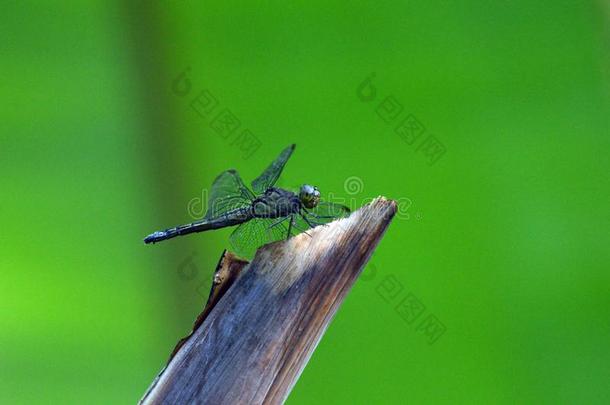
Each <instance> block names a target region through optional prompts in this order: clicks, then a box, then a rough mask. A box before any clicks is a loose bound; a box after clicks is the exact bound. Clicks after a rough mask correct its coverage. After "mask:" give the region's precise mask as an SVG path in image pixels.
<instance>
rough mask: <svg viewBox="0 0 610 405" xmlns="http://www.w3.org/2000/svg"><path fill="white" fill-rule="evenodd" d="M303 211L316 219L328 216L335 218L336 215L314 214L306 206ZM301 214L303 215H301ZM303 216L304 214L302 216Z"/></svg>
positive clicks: (327, 217)
mask: <svg viewBox="0 0 610 405" xmlns="http://www.w3.org/2000/svg"><path fill="white" fill-rule="evenodd" d="M303 211H304V212H305V213H306V214H307V215H311V216H312V217H314V218H316V219H329V218H337V216H336V215H317V214H314V213H313V212H311V211H309V210H308V209H307V208H303ZM302 216H303V215H302ZM303 217H304V216H303Z"/></svg>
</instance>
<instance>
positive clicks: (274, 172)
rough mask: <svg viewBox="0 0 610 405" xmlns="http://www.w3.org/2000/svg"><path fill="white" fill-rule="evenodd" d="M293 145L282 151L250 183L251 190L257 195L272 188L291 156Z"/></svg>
mask: <svg viewBox="0 0 610 405" xmlns="http://www.w3.org/2000/svg"><path fill="white" fill-rule="evenodd" d="M294 147H295V145H294V144H292V145H290V146H289V147H287V148H286V149H284V150H283V151H282V152H281V153H280V155H279V156H278V157H277V158H276V159H275V160H274V161H273V163H271V164H270V165H269V167H267V169H265V171H264V172H263V173H262V174H261V175H260V176H258V177H257V178H256V179H254V181H253V182H252V190H254V192H255V193H257V194H262V193H264V192H265V190H267V189H268V188H269V187H271V186H273V185H274V184H275V182H276V181H277V179H278V178H279V177H280V174H282V170H283V169H284V166H285V165H286V162H287V161H288V159H289V158H290V155H292V151H294Z"/></svg>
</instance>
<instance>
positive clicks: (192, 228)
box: [144, 207, 254, 243]
mask: <svg viewBox="0 0 610 405" xmlns="http://www.w3.org/2000/svg"><path fill="white" fill-rule="evenodd" d="M252 218H254V215H253V214H252V208H251V207H245V208H238V209H235V210H232V211H229V212H226V213H224V214H222V215H219V216H218V217H215V218H206V219H203V220H201V221H197V222H193V223H190V224H186V225H180V226H177V227H175V228H169V229H166V230H164V231H158V232H154V233H152V234H150V235H148V236H147V237H146V238H144V243H156V242H161V241H163V240H167V239H171V238H174V237H176V236H180V235H188V234H189V233H195V232H203V231H209V230H212V229H219V228H225V227H227V226H233V225H239V224H241V223H243V222H246V221H249V220H251V219H252Z"/></svg>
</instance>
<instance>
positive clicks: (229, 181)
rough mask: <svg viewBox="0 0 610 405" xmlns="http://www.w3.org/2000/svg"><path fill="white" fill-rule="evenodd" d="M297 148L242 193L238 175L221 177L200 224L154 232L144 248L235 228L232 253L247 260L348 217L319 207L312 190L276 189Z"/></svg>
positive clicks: (335, 208)
mask: <svg viewBox="0 0 610 405" xmlns="http://www.w3.org/2000/svg"><path fill="white" fill-rule="evenodd" d="M295 146H296V145H295V144H292V145H290V146H288V147H286V148H285V149H284V150H282V152H281V153H280V154H279V156H278V157H277V158H276V159H275V160H274V161H273V162H271V164H270V165H269V166H268V167H267V168H266V169H265V171H263V173H262V174H261V175H260V176H258V177H257V178H256V179H254V180H253V181H252V183H251V186H252V189H249V188H248V187H246V185H245V184H244V182H243V181H242V179H241V177H240V175H239V173H238V172H237V171H236V170H234V169H230V170H226V171H224V172H222V173H221V174H220V175H219V176H218V177H217V178H216V179H215V180H214V182H213V184H212V188H211V189H210V193H209V197H208V208H207V211H206V214H205V216H204V217H203V219H201V220H200V221H196V222H193V223H190V224H186V225H180V226H176V227H174V228H169V229H165V230H163V231H157V232H154V233H152V234H150V235H148V236H147V237H146V238H144V243H146V244H149V243H153V244H154V243H157V242H161V241H164V240H167V239H171V238H175V237H177V236H182V235H188V234H191V233H196V232H204V231H209V230H213V229H220V228H225V227H230V226H237V228H235V230H234V231H233V232H232V233H231V236H230V237H229V240H230V243H231V246H232V248H233V250H234V251H235V253H237V254H239V255H241V256H244V257H250V256H252V254H253V253H254V252H255V250H256V249H257V248H258V247H260V246H262V245H263V244H265V243H270V242H274V241H278V240H282V239H289V238H290V237H291V236H293V235H295V234H297V233H300V232H305V233H307V230H309V229H310V228H314V227H316V226H318V225H325V224H327V223H328V222H330V221H332V220H334V219H337V218H341V217H345V216H347V215H349V213H350V209H349V208H348V207H347V206H345V205H343V204H338V203H334V202H325V201H320V190H319V189H318V187H316V186H313V185H310V184H303V185H302V186H301V187H300V188H299V191H298V193H296V192H293V191H290V190H286V189H283V188H280V187H276V186H275V184H276V182H277V180H278V179H279V177H280V175H281V173H282V170H283V169H284V166H285V165H286V162H287V161H288V159H289V158H290V156H291V155H292V152H293V151H294V149H295ZM307 234H308V233H307ZM308 235H309V234H308Z"/></svg>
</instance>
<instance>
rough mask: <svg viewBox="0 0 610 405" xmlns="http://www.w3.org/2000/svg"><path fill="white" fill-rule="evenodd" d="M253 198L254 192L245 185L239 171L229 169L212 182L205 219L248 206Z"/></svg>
mask: <svg viewBox="0 0 610 405" xmlns="http://www.w3.org/2000/svg"><path fill="white" fill-rule="evenodd" d="M252 200H254V194H252V192H251V191H250V190H248V188H247V187H246V186H245V184H244V182H243V181H242V179H241V177H239V173H237V171H235V170H227V171H225V172H222V173H221V174H220V175H219V176H218V177H216V180H214V183H213V184H212V188H211V190H210V196H209V198H208V210H207V212H206V214H205V217H204V219H212V218H215V217H218V216H220V215H222V214H224V213H226V212H228V211H231V210H233V209H236V208H243V207H247V206H249V205H250V204H251V203H252Z"/></svg>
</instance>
